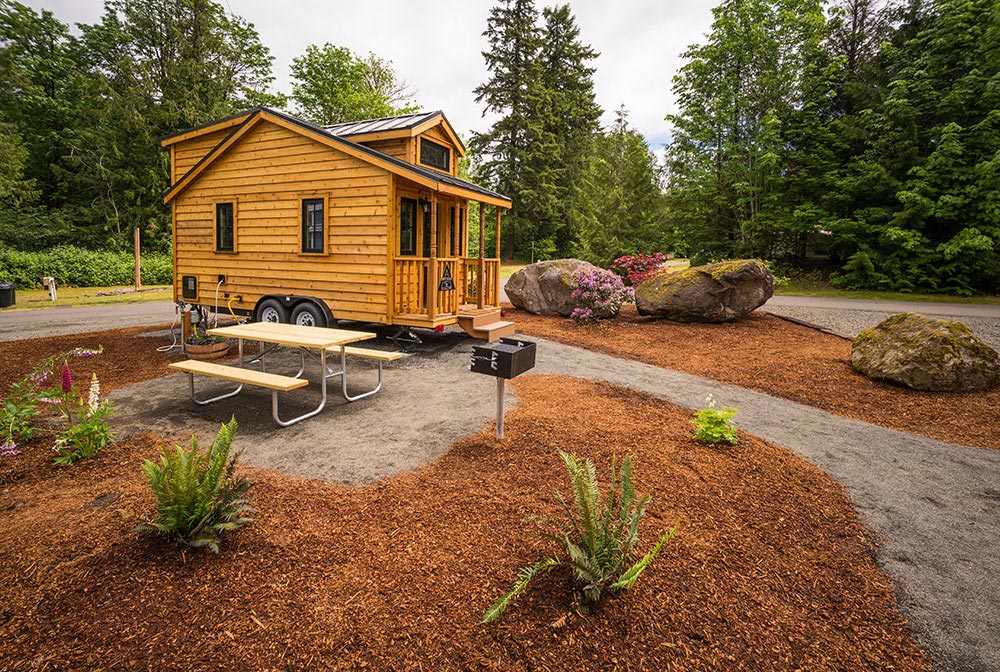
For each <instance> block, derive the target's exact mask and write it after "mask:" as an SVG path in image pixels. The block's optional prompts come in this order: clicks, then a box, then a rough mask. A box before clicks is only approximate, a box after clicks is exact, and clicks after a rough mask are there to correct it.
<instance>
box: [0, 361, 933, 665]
mask: <svg viewBox="0 0 1000 672" xmlns="http://www.w3.org/2000/svg"><path fill="white" fill-rule="evenodd" d="M95 361H98V360H96V359H95ZM515 386H516V387H515V389H516V394H517V398H518V404H517V406H516V408H515V409H514V410H512V411H510V412H509V413H508V415H507V423H506V429H507V438H506V440H505V441H504V443H503V444H502V445H497V443H496V441H495V440H494V438H493V436H492V433H491V432H490V431H484V432H481V433H479V434H477V435H475V436H472V437H470V438H467V439H465V440H462V441H459V442H458V443H456V444H454V445H453V446H452V447H451V448H450V449H449V451H448V452H447V453H446V454H445V455H444V456H443V457H442V458H441V459H439V460H438V461H436V462H435V463H433V464H432V465H430V466H428V467H427V468H425V469H423V470H421V471H419V472H416V473H412V474H407V475H404V476H401V477H397V478H394V479H391V480H387V481H384V482H380V483H378V484H376V485H373V486H366V487H350V486H345V485H341V484H333V483H327V482H321V481H312V480H305V479H300V478H295V477H291V476H287V475H283V474H280V473H277V472H274V471H269V470H266V469H253V468H242V472H243V473H245V474H246V475H248V476H249V477H250V478H251V479H252V480H253V481H255V482H256V487H255V491H256V493H257V499H256V501H255V505H256V507H257V509H258V511H259V513H258V516H257V521H256V522H254V523H252V524H251V525H250V526H248V527H247V528H245V529H243V530H240V531H237V532H234V533H229V534H228V536H227V537H226V538H225V540H224V544H223V549H222V553H221V554H220V555H218V556H215V555H212V554H211V553H208V552H206V551H194V550H191V549H185V548H184V547H181V546H175V545H172V544H169V543H167V542H164V541H159V540H157V539H155V538H150V537H140V536H138V535H136V534H134V533H131V532H130V529H131V528H132V527H133V526H134V525H135V524H136V523H137V522H139V521H140V520H141V519H143V518H144V517H145V516H147V515H149V513H150V512H151V510H152V505H153V502H152V496H151V494H150V493H149V492H148V491H147V489H146V487H145V485H144V483H143V481H142V476H141V473H140V463H141V460H142V459H143V458H150V457H154V456H155V455H156V452H157V438H156V437H154V436H134V437H132V438H131V440H130V442H129V443H127V444H118V445H114V446H112V447H109V448H107V449H105V450H104V451H103V452H102V453H100V454H99V455H98V456H97V457H95V458H93V459H90V460H86V461H84V462H81V463H79V464H78V465H76V466H74V467H72V468H57V467H55V466H53V465H52V464H51V459H50V458H51V454H50V453H49V451H48V447H47V446H48V443H47V442H49V443H50V442H51V437H45V436H40V437H39V438H37V439H36V440H35V442H34V443H32V444H31V445H29V446H28V447H27V449H26V450H25V452H24V453H23V454H21V455H18V456H16V457H14V458H3V459H0V530H2V533H0V670H27V669H39V670H41V669H46V670H56V669H74V670H96V669H155V670H200V669H206V670H207V669H211V670H215V669H246V670H313V669H331V670H364V669H369V670H536V671H544V670H590V669H602V670H678V671H683V670H722V669H725V670H747V671H750V670H753V671H768V670H787V671H791V670H831V671H832V670H852V671H858V670H895V671H911V670H929V669H930V665H929V662H928V658H927V656H926V655H925V654H924V653H923V652H922V651H921V650H920V649H919V648H918V647H917V646H916V645H915V643H914V641H913V638H912V636H911V633H910V630H909V628H908V626H907V624H906V623H905V622H904V620H903V619H902V617H901V616H900V615H899V614H898V612H897V611H896V609H895V604H896V597H895V594H894V592H893V589H892V586H891V584H890V582H889V580H888V579H887V577H886V576H885V575H884V574H883V573H882V572H881V571H880V570H879V569H878V568H877V567H876V565H875V563H874V561H873V552H874V546H873V539H872V537H871V535H870V533H869V532H868V531H867V530H866V529H865V528H864V526H863V525H862V524H861V523H860V522H859V521H858V519H857V517H856V515H855V513H854V511H853V509H852V507H851V505H850V502H849V500H848V497H847V495H846V493H845V491H844V489H843V488H842V487H841V486H839V485H838V484H836V483H835V482H834V481H832V480H831V479H830V478H828V477H827V476H826V475H825V474H824V473H823V472H821V471H820V470H819V469H817V468H815V467H813V466H811V465H809V464H807V463H806V462H804V461H803V460H801V459H798V458H797V457H795V456H794V455H792V454H791V453H790V452H788V451H787V450H785V449H783V448H780V447H777V446H774V445H771V444H768V443H766V442H764V441H761V440H759V439H757V438H755V437H752V436H750V435H746V434H741V435H740V443H739V444H738V445H736V446H733V447H728V446H727V447H708V446H704V445H701V444H698V443H696V442H694V441H693V440H692V439H691V438H690V437H691V432H692V427H691V426H690V424H689V419H690V412H689V411H687V410H685V409H680V408H678V407H676V406H673V405H671V404H668V403H665V402H663V401H660V400H657V399H655V398H652V397H650V396H646V395H643V394H640V393H637V392H633V391H629V390H625V389H621V388H617V387H613V386H610V385H606V384H598V383H593V382H589V381H582V380H575V379H567V378H557V377H546V376H524V377H522V378H521V379H518V380H517V381H516V382H515ZM201 438H203V439H208V438H209V437H201ZM249 441H253V437H252V436H238V438H237V446H238V445H239V443H240V442H249ZM557 448H563V449H566V450H569V451H572V452H574V453H575V454H577V455H578V456H580V457H588V458H591V459H593V460H594V461H595V463H596V465H597V468H598V474H599V476H605V477H606V475H607V469H608V465H609V463H610V461H611V459H612V456H613V455H614V454H617V456H618V457H619V458H620V457H621V456H622V455H624V454H626V453H628V454H630V455H631V456H632V458H633V460H634V467H635V473H636V482H637V487H638V489H639V491H640V492H642V493H649V494H651V495H652V498H653V499H652V502H651V504H650V506H649V507H648V513H647V515H646V517H645V518H644V519H643V522H642V526H641V532H642V534H643V541H642V543H641V545H640V550H641V551H642V552H645V551H646V550H647V549H648V548H649V547H650V545H651V544H652V543H653V541H654V540H655V539H656V538H657V537H658V536H659V535H660V534H662V533H663V532H664V531H666V530H667V529H668V528H669V527H670V526H672V525H673V524H674V522H675V521H676V520H677V519H678V518H680V519H681V520H682V521H683V523H682V527H681V530H680V532H679V533H678V535H677V536H676V537H675V538H674V539H673V540H672V541H670V542H669V543H668V544H667V545H666V546H665V547H664V549H663V552H662V553H661V555H660V557H659V558H658V559H657V560H656V562H655V563H654V564H653V565H652V566H651V567H650V568H649V569H648V570H647V571H646V573H645V574H643V575H642V577H641V578H640V579H639V581H638V583H637V584H636V586H635V588H634V589H633V590H631V591H628V592H626V593H622V594H618V595H614V596H612V597H611V598H610V599H608V600H607V601H606V602H605V603H603V604H602V605H601V606H600V608H598V609H596V610H595V611H594V612H593V613H591V614H589V615H581V614H579V613H577V612H576V611H574V610H573V608H572V600H571V581H570V579H569V577H568V575H567V574H566V573H562V572H554V573H552V574H549V575H545V576H543V577H542V578H540V579H538V580H537V583H536V585H534V586H533V588H532V589H531V590H529V592H528V593H527V594H525V595H524V596H522V598H521V599H519V600H518V601H516V602H515V603H514V605H513V606H512V607H511V608H510V610H509V611H508V612H507V613H506V614H505V616H504V617H503V618H502V620H501V621H500V622H499V623H498V624H496V625H493V626H483V625H480V624H479V620H480V618H481V616H482V614H483V611H484V610H485V609H486V608H487V606H489V604H490V603H491V602H492V601H493V600H494V599H495V598H496V597H498V596H499V595H500V594H501V593H502V592H504V591H505V590H506V589H507V588H508V587H509V586H510V584H511V582H512V581H513V580H514V578H515V576H516V571H517V569H518V568H519V567H520V566H522V565H524V564H527V563H530V562H533V561H534V560H537V559H540V558H541V557H543V556H544V554H546V553H547V552H550V549H551V546H550V542H548V541H544V540H541V539H540V538H539V537H538V536H537V534H536V533H535V532H534V528H533V527H532V525H531V524H529V523H527V522H525V521H524V520H523V519H524V517H525V516H526V515H529V514H532V513H536V514H542V515H552V516H556V515H559V511H558V505H557V503H556V501H555V499H554V497H553V495H552V490H553V489H557V488H558V489H561V490H562V491H563V492H564V493H565V492H566V491H567V488H566V481H567V479H566V476H565V473H564V468H563V467H562V465H561V463H559V460H558V458H557V456H556V449H557Z"/></svg>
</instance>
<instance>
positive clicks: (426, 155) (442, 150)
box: [420, 138, 451, 170]
mask: <svg viewBox="0 0 1000 672" xmlns="http://www.w3.org/2000/svg"><path fill="white" fill-rule="evenodd" d="M420 163H422V164H424V165H425V166H430V167H431V168H438V169H439V170H450V169H451V151H450V150H449V149H448V148H447V147H445V146H444V145H439V144H437V143H436V142H431V141H430V140H428V139H427V138H420Z"/></svg>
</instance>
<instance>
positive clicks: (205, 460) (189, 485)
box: [136, 419, 253, 553]
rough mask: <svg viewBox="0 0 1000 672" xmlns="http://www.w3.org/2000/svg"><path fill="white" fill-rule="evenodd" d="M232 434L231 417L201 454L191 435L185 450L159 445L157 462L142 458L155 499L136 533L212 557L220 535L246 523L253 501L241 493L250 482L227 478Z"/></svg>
mask: <svg viewBox="0 0 1000 672" xmlns="http://www.w3.org/2000/svg"><path fill="white" fill-rule="evenodd" d="M235 436H236V420H235V419H233V420H230V421H229V424H226V425H222V427H220V428H219V433H218V435H217V436H216V437H215V440H214V441H213V442H212V446H211V447H210V448H209V449H208V453H207V454H206V453H202V452H200V450H199V447H198V440H197V439H196V438H194V437H192V438H191V447H190V448H189V449H187V450H185V449H184V448H181V447H180V446H175V447H174V450H173V451H171V450H168V449H167V448H166V447H164V448H163V449H162V455H161V457H160V462H159V464H157V463H156V462H152V461H150V460H146V462H145V464H143V465H142V469H143V471H144V472H145V474H146V480H148V481H149V485H150V487H152V489H153V494H155V495H156V519H155V520H154V521H153V522H152V523H151V524H144V525H139V526H138V527H137V528H136V530H138V531H155V532H159V533H160V534H163V535H165V536H168V537H171V538H172V539H176V540H177V541H180V542H181V543H184V544H187V545H188V546H194V547H200V546H207V547H208V548H209V549H211V550H212V551H213V552H215V553H218V552H219V541H220V536H221V534H222V533H223V532H224V531H226V530H235V529H238V528H240V527H243V526H244V525H246V524H247V523H249V522H250V521H252V520H253V519H252V518H249V517H248V516H247V514H248V513H252V512H253V508H252V507H251V506H250V502H251V500H252V499H253V497H252V496H248V495H247V492H248V491H249V490H250V487H251V485H252V484H251V483H250V482H249V481H247V480H246V479H243V478H241V479H238V480H235V479H234V478H233V472H234V471H235V470H236V462H237V460H238V459H239V456H240V452H241V451H237V452H236V453H234V454H232V455H230V452H231V449H232V443H233V438H234V437H235Z"/></svg>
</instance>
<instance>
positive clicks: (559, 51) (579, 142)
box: [539, 5, 601, 257]
mask: <svg viewBox="0 0 1000 672" xmlns="http://www.w3.org/2000/svg"><path fill="white" fill-rule="evenodd" d="M542 14H543V16H544V19H545V28H544V33H543V34H544V39H543V42H542V47H541V51H540V53H539V59H540V61H541V65H542V83H543V84H544V86H545V89H546V93H547V95H548V101H549V104H548V106H547V109H546V110H545V112H546V115H545V122H546V130H547V131H548V132H549V133H550V134H551V136H552V138H553V140H554V148H553V149H554V153H553V155H551V156H550V157H549V158H550V160H551V165H552V166H553V168H552V177H553V180H552V182H553V184H552V192H551V199H552V201H553V210H554V212H553V213H552V219H551V220H550V221H548V222H544V223H539V237H541V238H543V239H546V238H552V239H553V241H554V246H555V251H556V254H557V255H558V256H560V257H565V256H571V255H572V254H574V253H575V252H576V251H577V247H578V241H579V235H580V232H581V228H582V226H583V220H584V218H585V217H586V213H585V212H584V211H583V205H584V200H585V198H586V197H587V194H586V191H585V189H584V185H583V180H584V176H585V173H586V169H587V166H588V165H589V163H590V159H591V155H592V153H593V150H594V138H595V136H596V135H597V133H598V131H599V129H600V125H599V120H600V117H601V108H600V106H598V104H597V102H596V100H595V96H594V80H593V76H594V68H592V67H590V66H589V65H588V63H589V62H590V61H593V60H594V59H595V58H597V56H598V55H599V54H598V53H597V52H596V51H594V50H593V49H592V48H591V47H590V45H586V44H583V42H581V40H580V29H579V28H578V27H577V25H576V21H575V19H574V18H573V15H572V13H571V12H570V9H569V5H559V6H557V7H551V8H549V7H547V8H545V9H544V10H543V12H542Z"/></svg>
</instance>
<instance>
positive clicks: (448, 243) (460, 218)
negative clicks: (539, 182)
mask: <svg viewBox="0 0 1000 672" xmlns="http://www.w3.org/2000/svg"><path fill="white" fill-rule="evenodd" d="M396 194H397V197H398V200H396V203H397V204H398V205H397V207H398V211H399V214H398V216H396V217H393V220H394V223H393V230H392V233H391V235H392V237H393V239H394V245H393V247H394V249H393V255H392V258H391V262H390V264H391V265H390V273H389V278H388V280H389V287H388V290H389V291H388V299H389V311H388V312H389V319H390V321H391V323H392V324H399V325H403V326H410V327H430V328H436V327H441V326H445V325H452V324H458V325H459V326H461V327H462V328H463V329H464V330H465V331H466V332H468V333H469V334H470V335H472V336H473V337H474V338H485V339H488V340H494V339H496V338H499V337H501V336H507V335H510V334H511V333H513V329H514V324H513V323H512V322H502V321H501V320H500V317H501V315H500V249H499V243H498V244H497V245H496V249H495V250H491V252H494V254H493V256H491V257H487V256H486V250H485V249H484V248H485V243H486V241H485V219H486V218H485V214H486V203H485V202H480V204H479V256H476V257H473V256H470V254H469V253H470V249H469V248H470V242H471V241H470V240H469V200H468V199H465V198H455V197H448V196H444V197H443V196H442V195H441V194H439V193H437V192H433V191H430V192H429V191H426V190H420V189H416V188H415V187H414V185H408V184H404V183H400V184H397V185H396ZM494 209H495V213H496V232H497V241H499V240H500V236H499V234H500V221H501V217H500V213H501V207H500V206H494Z"/></svg>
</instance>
